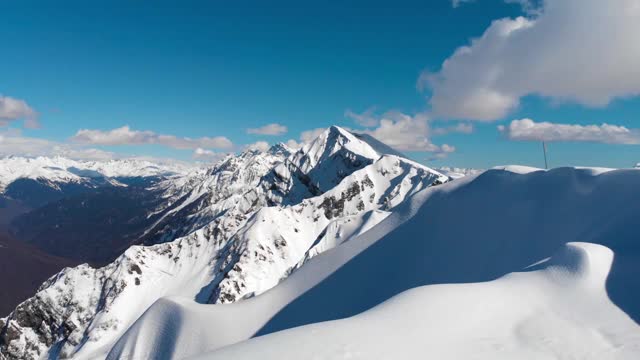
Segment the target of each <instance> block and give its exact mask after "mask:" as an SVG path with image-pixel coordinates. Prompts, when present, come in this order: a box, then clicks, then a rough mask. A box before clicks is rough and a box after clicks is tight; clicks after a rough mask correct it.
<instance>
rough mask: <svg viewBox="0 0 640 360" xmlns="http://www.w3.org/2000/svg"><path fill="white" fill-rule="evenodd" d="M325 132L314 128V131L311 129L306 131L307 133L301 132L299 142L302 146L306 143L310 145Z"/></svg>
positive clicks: (322, 129) (323, 129)
mask: <svg viewBox="0 0 640 360" xmlns="http://www.w3.org/2000/svg"><path fill="white" fill-rule="evenodd" d="M325 130H327V129H325V128H316V129H312V130H307V131H303V132H302V133H301V134H300V141H301V142H302V143H303V144H306V143H310V142H312V141H313V140H315V139H316V138H317V137H318V136H320V134H322V133H323V132H324V131H325Z"/></svg>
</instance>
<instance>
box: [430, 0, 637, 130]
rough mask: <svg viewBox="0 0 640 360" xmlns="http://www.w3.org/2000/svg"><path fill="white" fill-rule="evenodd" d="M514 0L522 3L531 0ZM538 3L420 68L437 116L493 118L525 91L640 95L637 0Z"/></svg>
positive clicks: (595, 101) (603, 97)
mask: <svg viewBox="0 0 640 360" xmlns="http://www.w3.org/2000/svg"><path fill="white" fill-rule="evenodd" d="M514 1H515V0H514ZM517 2H519V3H522V4H525V11H526V10H527V7H526V6H527V5H526V4H533V2H531V1H517ZM532 6H533V5H532ZM541 6H542V7H540V8H538V10H537V13H536V15H533V16H531V17H529V18H524V17H518V18H515V19H501V20H497V21H494V22H493V23H492V24H491V25H490V26H489V28H488V29H487V30H486V31H485V32H484V34H483V35H482V36H481V37H480V38H477V39H474V40H472V42H471V44H470V45H469V46H464V47H461V48H459V49H457V50H456V51H455V52H454V54H453V55H452V56H451V57H449V58H448V59H447V60H445V62H444V63H443V64H442V67H441V69H440V71H439V72H437V73H428V72H425V73H423V74H422V75H421V77H420V79H419V86H420V87H429V88H430V89H431V90H432V95H431V98H430V100H429V102H430V104H431V106H432V109H433V111H434V113H435V114H436V115H437V116H440V117H445V118H456V119H472V120H480V121H493V120H497V119H500V118H504V117H505V116H506V115H507V114H508V113H509V112H511V111H512V110H513V109H515V108H516V107H518V105H519V103H520V99H521V98H522V97H524V96H527V95H538V96H542V97H545V98H550V99H553V100H554V101H563V102H574V103H578V104H582V105H585V106H590V107H603V106H606V105H607V104H609V103H610V102H611V101H612V100H613V99H616V98H626V97H633V96H637V95H640V71H639V70H638V69H639V67H638V64H639V63H640V41H638V39H637V37H638V34H640V2H639V1H638V0H611V1H602V0H546V1H544V2H543V4H542V5H541Z"/></svg>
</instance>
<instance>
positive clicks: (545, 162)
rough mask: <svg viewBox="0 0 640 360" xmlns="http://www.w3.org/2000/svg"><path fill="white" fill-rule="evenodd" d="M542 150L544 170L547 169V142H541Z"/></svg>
mask: <svg viewBox="0 0 640 360" xmlns="http://www.w3.org/2000/svg"><path fill="white" fill-rule="evenodd" d="M542 152H543V153H544V168H545V170H547V169H549V165H548V164H547V144H546V143H545V142H544V141H543V142H542Z"/></svg>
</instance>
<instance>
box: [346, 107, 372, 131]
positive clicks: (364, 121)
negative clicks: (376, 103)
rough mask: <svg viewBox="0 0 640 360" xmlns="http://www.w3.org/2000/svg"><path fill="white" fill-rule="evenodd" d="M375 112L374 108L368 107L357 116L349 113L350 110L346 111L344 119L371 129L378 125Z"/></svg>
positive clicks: (351, 112)
mask: <svg viewBox="0 0 640 360" xmlns="http://www.w3.org/2000/svg"><path fill="white" fill-rule="evenodd" d="M375 111H376V108H375V107H370V108H368V109H367V110H365V111H364V112H363V113H361V114H358V113H355V112H353V111H351V109H347V110H346V111H345V112H344V117H346V118H347V119H351V120H353V121H355V122H356V123H358V124H359V125H361V126H365V127H372V126H377V125H378V123H379V120H378V118H377V117H376V116H375Z"/></svg>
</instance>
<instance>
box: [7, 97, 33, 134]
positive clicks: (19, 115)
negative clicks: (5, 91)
mask: <svg viewBox="0 0 640 360" xmlns="http://www.w3.org/2000/svg"><path fill="white" fill-rule="evenodd" d="M20 119H22V120H24V125H25V127H28V128H37V127H38V126H39V124H38V113H36V111H35V110H33V109H32V108H31V107H30V106H29V105H28V104H27V103H26V101H24V100H20V99H15V98H12V97H9V96H2V95H0V126H6V125H8V124H9V122H11V121H15V120H20Z"/></svg>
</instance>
